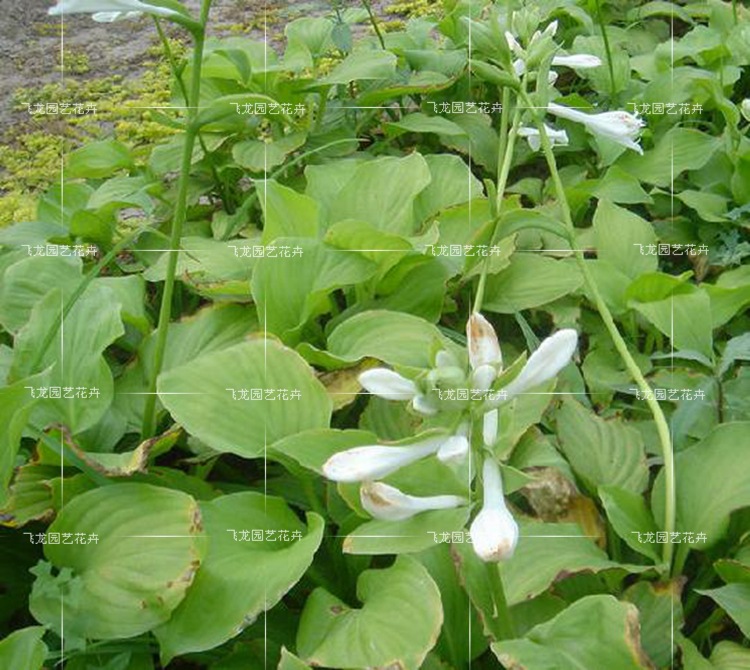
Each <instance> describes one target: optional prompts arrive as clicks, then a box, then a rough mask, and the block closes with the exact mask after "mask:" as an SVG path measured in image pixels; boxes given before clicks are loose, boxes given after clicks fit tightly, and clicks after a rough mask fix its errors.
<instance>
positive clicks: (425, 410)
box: [411, 393, 438, 416]
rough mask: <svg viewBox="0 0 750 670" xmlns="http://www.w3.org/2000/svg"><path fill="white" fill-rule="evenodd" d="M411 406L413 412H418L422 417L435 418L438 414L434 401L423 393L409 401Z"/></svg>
mask: <svg viewBox="0 0 750 670" xmlns="http://www.w3.org/2000/svg"><path fill="white" fill-rule="evenodd" d="M411 406H412V407H413V408H414V411H415V412H419V413H420V414H421V415H423V416H435V414H437V413H438V406H437V403H436V402H435V399H434V398H432V397H431V396H428V395H425V394H424V393H420V394H418V395H415V396H414V398H413V399H412V401H411Z"/></svg>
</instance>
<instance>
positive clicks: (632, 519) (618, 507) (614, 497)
mask: <svg viewBox="0 0 750 670" xmlns="http://www.w3.org/2000/svg"><path fill="white" fill-rule="evenodd" d="M599 497H600V498H601V501H602V505H604V510H605V512H606V513H607V518H608V519H609V522H610V523H611V524H612V527H613V528H614V529H615V532H616V533H617V534H618V535H619V536H620V537H621V538H622V539H623V540H624V541H625V543H626V544H627V545H628V546H629V547H630V548H631V549H634V550H635V551H637V552H638V553H639V554H643V555H644V556H648V557H649V558H651V559H652V560H653V561H654V562H655V563H659V562H660V561H661V556H659V552H658V551H657V549H656V545H655V544H651V543H649V542H639V541H638V537H640V534H641V533H644V534H645V533H654V536H655V535H656V532H657V531H658V530H659V527H658V526H657V525H656V521H654V517H653V516H652V515H651V511H650V510H649V509H648V507H647V506H646V501H645V500H644V499H643V496H641V495H640V494H638V493H634V492H633V491H628V490H626V489H622V488H619V487H617V486H600V487H599Z"/></svg>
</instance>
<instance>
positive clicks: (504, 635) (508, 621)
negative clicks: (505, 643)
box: [485, 562, 516, 640]
mask: <svg viewBox="0 0 750 670" xmlns="http://www.w3.org/2000/svg"><path fill="white" fill-rule="evenodd" d="M485 567H486V569H487V581H488V582H489V587H490V593H491V594H492V600H493V602H494V603H495V613H494V614H495V616H494V619H495V621H496V622H497V631H498V632H499V633H500V636H501V639H503V640H512V639H513V638H515V637H516V631H515V627H514V626H513V619H512V618H511V616H510V608H509V607H508V601H507V599H506V598H505V589H504V588H503V580H502V577H501V576H500V567H499V566H498V564H497V563H492V562H490V563H485Z"/></svg>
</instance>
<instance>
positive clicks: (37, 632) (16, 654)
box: [0, 626, 49, 670]
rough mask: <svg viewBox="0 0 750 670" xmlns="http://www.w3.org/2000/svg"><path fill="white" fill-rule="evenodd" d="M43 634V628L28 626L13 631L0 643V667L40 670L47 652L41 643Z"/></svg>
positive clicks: (45, 646)
mask: <svg viewBox="0 0 750 670" xmlns="http://www.w3.org/2000/svg"><path fill="white" fill-rule="evenodd" d="M44 633H45V630H44V626H29V627H28V628H21V629H20V630H16V631H13V632H12V633H11V634H10V635H8V637H6V638H4V639H3V640H2V641H0V665H1V666H2V667H4V668H19V669H20V668H23V670H41V668H42V666H43V665H44V661H45V659H46V658H47V652H48V651H49V650H48V649H47V645H46V644H44V642H42V637H43V636H44Z"/></svg>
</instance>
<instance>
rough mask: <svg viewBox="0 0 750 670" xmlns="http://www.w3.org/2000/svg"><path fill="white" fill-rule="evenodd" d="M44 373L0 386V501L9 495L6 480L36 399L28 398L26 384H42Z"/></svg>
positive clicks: (13, 465)
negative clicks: (0, 427)
mask: <svg viewBox="0 0 750 670" xmlns="http://www.w3.org/2000/svg"><path fill="white" fill-rule="evenodd" d="M44 379H45V377H44V376H42V375H37V376H35V377H30V378H27V379H22V380H21V381H19V382H17V383H15V384H12V385H10V386H4V387H3V388H0V425H2V426H3V430H2V432H0V486H1V487H2V488H1V489H0V505H5V502H6V501H7V498H8V484H9V483H10V480H11V478H12V476H13V469H14V467H15V466H16V455H17V454H18V447H19V445H20V443H21V437H22V436H23V433H24V428H25V427H26V423H27V421H28V419H29V415H30V414H31V410H32V409H33V406H34V404H35V403H36V402H38V401H37V400H33V399H32V398H31V394H30V393H29V390H28V389H27V388H25V387H26V386H27V385H29V384H31V385H35V384H40V385H42V384H44V383H45V382H44Z"/></svg>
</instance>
